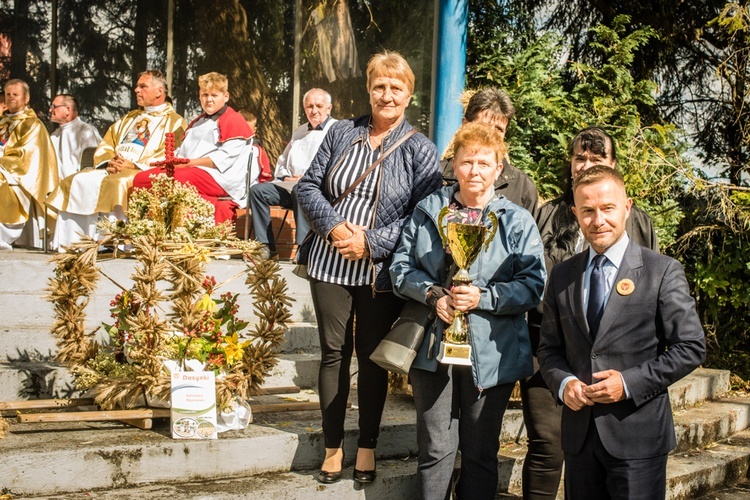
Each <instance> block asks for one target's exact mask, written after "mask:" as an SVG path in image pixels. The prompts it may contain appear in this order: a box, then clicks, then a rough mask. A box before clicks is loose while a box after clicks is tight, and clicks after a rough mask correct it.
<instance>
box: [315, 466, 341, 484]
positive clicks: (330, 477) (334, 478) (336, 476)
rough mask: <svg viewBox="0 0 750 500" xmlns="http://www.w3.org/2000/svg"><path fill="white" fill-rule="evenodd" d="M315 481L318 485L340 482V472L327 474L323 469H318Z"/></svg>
mask: <svg viewBox="0 0 750 500" xmlns="http://www.w3.org/2000/svg"><path fill="white" fill-rule="evenodd" d="M317 479H318V482H319V483H323V484H333V483H338V482H339V481H341V471H340V470H339V471H336V472H327V471H324V470H323V469H320V470H319V471H318V476H317Z"/></svg>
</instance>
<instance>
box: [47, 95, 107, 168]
mask: <svg viewBox="0 0 750 500" xmlns="http://www.w3.org/2000/svg"><path fill="white" fill-rule="evenodd" d="M49 119H50V121H51V122H52V123H57V124H58V125H60V126H59V127H58V128H57V129H56V130H55V131H54V132H52V134H50V137H51V138H52V144H53V145H54V146H55V153H57V171H58V173H59V175H60V179H64V178H65V177H68V176H69V175H73V174H75V173H76V172H78V170H80V168H81V153H82V152H83V150H84V149H86V148H95V147H96V146H98V145H99V142H100V141H101V140H102V136H101V135H99V131H98V130H96V128H95V127H94V126H93V125H89V124H88V123H85V122H84V121H83V120H81V119H80V118H79V117H78V101H77V100H76V98H75V97H73V96H72V95H70V94H59V95H58V96H56V97H55V98H54V99H53V101H52V105H51V106H50V107H49Z"/></svg>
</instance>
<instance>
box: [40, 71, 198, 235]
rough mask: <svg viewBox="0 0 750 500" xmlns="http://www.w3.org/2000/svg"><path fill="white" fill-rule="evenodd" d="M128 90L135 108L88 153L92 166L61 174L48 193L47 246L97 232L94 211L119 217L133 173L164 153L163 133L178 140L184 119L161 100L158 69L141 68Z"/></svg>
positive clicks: (165, 92) (164, 84)
mask: <svg viewBox="0 0 750 500" xmlns="http://www.w3.org/2000/svg"><path fill="white" fill-rule="evenodd" d="M134 92H135V95H136V98H137V101H138V109H135V110H133V111H131V112H130V113H128V114H127V115H125V116H124V117H123V118H121V119H120V120H118V121H117V122H115V123H114V124H113V125H112V126H111V127H109V130H107V133H106V134H105V136H104V139H103V140H102V141H101V143H100V144H99V147H98V148H97V149H96V153H95V154H94V165H95V166H96V169H95V170H90V171H86V172H79V173H77V174H75V175H71V176H70V177H66V178H65V179H64V180H63V181H62V182H61V183H60V186H59V187H58V188H57V189H56V190H55V191H54V192H52V193H51V194H50V196H49V197H48V199H47V204H48V205H49V206H50V207H51V208H53V209H54V210H56V211H57V212H58V214H59V217H58V224H57V228H56V230H55V238H54V240H53V243H52V247H53V248H58V249H60V250H62V247H63V246H65V245H71V244H73V243H76V242H78V241H80V234H84V235H87V236H90V237H92V238H97V236H98V235H97V230H96V222H97V220H98V218H99V217H100V214H102V215H104V216H110V217H116V218H118V219H124V218H125V210H127V204H128V191H129V189H130V187H131V186H132V184H133V178H134V177H135V176H136V174H138V173H139V172H141V171H142V170H148V169H150V168H151V163H153V162H156V161H160V160H163V159H164V138H165V135H166V133H167V132H172V133H174V135H175V144H176V145H179V143H180V141H181V139H182V136H183V134H184V132H185V129H186V127H187V123H186V121H185V119H184V118H183V117H182V116H180V115H179V114H177V112H175V110H174V108H173V107H172V105H171V104H170V103H168V102H167V96H168V89H167V80H166V78H165V77H164V75H163V74H162V73H161V71H158V70H148V71H144V72H143V73H141V74H140V75H139V77H138V83H137V84H136V86H135V89H134Z"/></svg>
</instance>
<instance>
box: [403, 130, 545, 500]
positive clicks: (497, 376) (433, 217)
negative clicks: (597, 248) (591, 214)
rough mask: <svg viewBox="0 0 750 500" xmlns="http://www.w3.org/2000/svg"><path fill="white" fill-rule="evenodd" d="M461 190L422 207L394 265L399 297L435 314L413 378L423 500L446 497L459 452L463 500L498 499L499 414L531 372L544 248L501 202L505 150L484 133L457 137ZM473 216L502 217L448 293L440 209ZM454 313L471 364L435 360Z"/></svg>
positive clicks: (522, 217) (519, 215)
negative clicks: (533, 316)
mask: <svg viewBox="0 0 750 500" xmlns="http://www.w3.org/2000/svg"><path fill="white" fill-rule="evenodd" d="M454 142H455V145H456V161H455V162H454V170H455V173H456V177H457V178H458V184H456V185H454V186H447V187H444V188H443V189H442V190H440V191H438V192H436V193H433V194H432V195H430V196H428V197H427V198H425V199H424V200H422V201H421V202H420V203H419V204H418V205H417V207H416V209H415V210H414V214H413V215H412V218H411V220H410V221H409V222H408V223H407V224H406V226H405V227H404V231H403V234H402V237H401V242H400V244H399V246H398V249H397V250H396V252H395V254H394V258H393V263H392V265H391V267H390V272H391V277H392V280H393V283H394V289H395V292H396V293H397V294H398V295H400V296H402V297H405V298H412V299H416V300H419V301H420V302H423V303H426V304H428V305H431V306H432V307H434V308H435V312H436V314H437V316H438V319H437V320H436V321H435V324H434V325H433V326H432V328H430V330H429V331H428V332H427V334H426V335H425V339H424V341H423V342H422V345H421V347H420V349H419V352H418V354H417V357H416V359H415V360H414V363H413V364H412V369H411V371H410V373H409V376H410V379H411V383H412V388H413V392H414V402H415V406H416V410H417V438H418V441H419V467H418V479H419V482H420V486H421V488H422V497H423V498H425V499H434V498H446V499H447V498H449V497H450V495H451V476H452V473H453V467H454V463H455V457H456V451H457V449H458V446H459V442H460V446H461V476H460V480H459V482H458V484H457V486H456V493H457V494H458V498H472V499H482V498H487V499H492V498H495V492H496V489H497V479H498V478H497V452H498V448H499V437H500V429H501V426H502V419H503V414H504V412H505V408H506V406H507V403H508V400H509V399H510V394H511V392H512V390H513V386H514V384H515V382H516V381H517V380H518V379H520V378H523V377H527V376H529V375H531V374H532V372H533V370H532V358H531V346H530V342H529V333H528V328H527V325H526V316H525V315H526V312H527V311H528V310H529V309H532V308H533V307H535V306H536V305H537V303H538V302H539V301H540V299H541V295H542V292H543V290H544V280H545V277H546V275H545V269H544V257H543V247H542V243H541V240H540V237H539V232H538V230H537V228H536V224H535V223H534V219H533V218H532V216H531V215H530V214H529V213H528V211H526V210H525V209H523V208H521V207H519V206H517V205H514V204H513V203H511V202H509V201H508V200H507V199H506V198H505V197H502V196H501V197H497V196H496V195H495V192H494V188H493V186H494V181H495V179H496V178H497V175H499V173H500V167H499V166H500V165H501V161H502V158H503V157H504V155H505V149H506V148H505V144H504V142H503V139H502V137H501V136H500V134H499V133H498V132H497V131H496V130H495V129H494V128H491V127H488V126H487V125H483V124H478V123H468V124H466V125H464V126H462V127H461V129H459V131H458V132H457V133H456V137H455V139H454ZM446 206H451V207H452V208H454V209H467V208H469V209H476V210H477V211H478V212H479V213H481V217H482V220H483V223H484V225H486V226H490V225H491V222H490V217H489V215H488V214H490V212H492V213H494V214H495V215H496V216H497V220H498V228H497V233H496V234H495V236H494V238H493V239H492V241H491V242H490V244H489V247H488V248H487V249H486V251H485V250H484V249H483V251H482V252H481V253H480V255H479V257H478V258H477V260H476V261H475V262H474V264H472V266H471V267H470V268H469V274H470V275H471V277H472V278H473V283H472V284H471V285H468V286H467V285H462V286H457V287H453V288H452V289H451V290H447V289H445V288H443V285H444V284H445V283H446V281H447V278H448V276H449V274H450V273H451V270H452V269H455V266H454V265H453V259H452V258H451V257H450V254H449V253H446V251H445V248H444V245H443V242H442V240H441V238H440V233H439V230H438V223H437V219H438V214H439V213H440V211H441V209H443V207H446ZM454 309H455V310H459V311H463V312H465V313H466V320H467V323H468V325H469V329H470V335H469V343H470V344H471V348H472V349H471V351H472V354H471V366H459V365H449V364H442V363H439V362H438V361H437V359H436V356H437V354H438V349H439V346H440V341H441V340H442V336H443V331H444V329H445V328H446V327H447V326H448V325H449V324H450V322H451V321H452V319H453V313H454Z"/></svg>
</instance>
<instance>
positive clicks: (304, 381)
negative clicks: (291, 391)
mask: <svg viewBox="0 0 750 500" xmlns="http://www.w3.org/2000/svg"><path fill="white" fill-rule="evenodd" d="M319 367H320V354H316V353H313V354H310V353H295V354H281V355H280V356H279V362H278V364H277V365H276V366H275V367H274V368H273V369H272V370H271V372H270V373H269V375H268V377H267V378H266V381H265V384H264V387H288V386H292V385H296V386H299V387H301V388H303V389H309V388H314V387H317V385H318V369H319ZM356 370H357V362H356V359H354V360H352V367H351V371H352V373H356ZM79 396H80V395H79V394H78V393H77V391H76V390H75V386H74V385H73V376H72V375H71V373H70V372H69V371H68V369H67V368H66V367H65V366H62V365H60V364H59V363H55V362H52V361H38V362H35V361H13V362H6V363H0V401H16V400H20V399H46V398H70V397H79Z"/></svg>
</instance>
